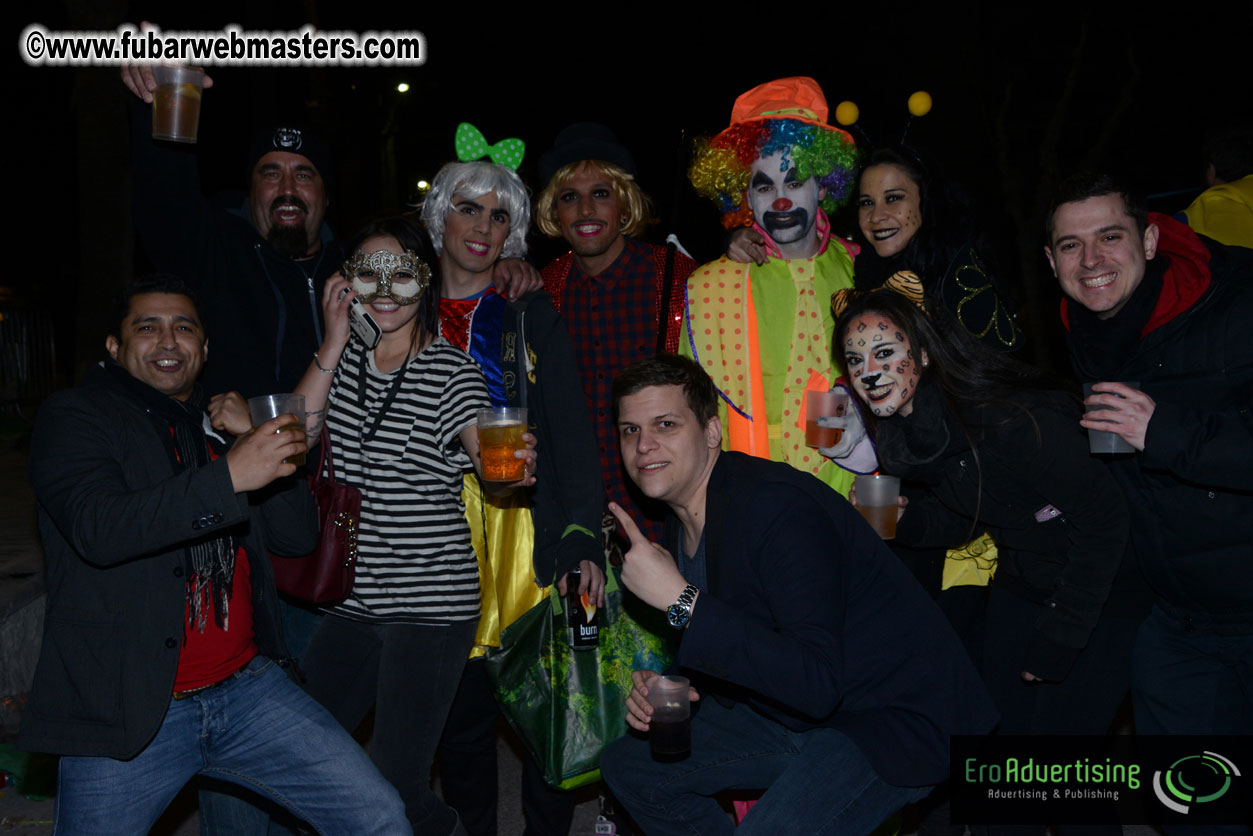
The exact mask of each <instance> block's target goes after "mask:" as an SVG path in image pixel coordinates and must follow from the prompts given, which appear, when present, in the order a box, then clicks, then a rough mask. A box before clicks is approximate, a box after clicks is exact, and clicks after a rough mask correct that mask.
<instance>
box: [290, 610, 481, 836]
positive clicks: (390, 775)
mask: <svg viewBox="0 0 1253 836" xmlns="http://www.w3.org/2000/svg"><path fill="white" fill-rule="evenodd" d="M476 627H477V624H476V623H475V622H474V621H463V622H457V623H455V624H436V625H432V624H374V623H366V622H361V621H352V620H351V619H347V618H340V617H339V616H335V615H328V616H326V617H325V618H323V619H322V624H321V625H320V626H319V627H318V632H317V633H316V634H315V635H314V637H313V642H312V643H311V644H310V645H309V650H308V652H307V653H306V654H305V658H304V660H303V665H302V667H303V668H304V671H305V677H306V681H305V689H306V690H307V691H308V692H309V694H310V696H312V697H313V698H314V699H316V700H317V701H318V702H319V703H321V704H322V705H323V706H325V707H326V709H327V711H329V712H330V713H331V715H332V716H333V717H334V718H335V719H336V720H338V721H339V723H340V725H342V726H343V727H344V728H345V729H348V730H349V731H354V730H355V729H356V728H357V726H358V725H360V724H361V721H362V720H363V719H365V716H366V714H368V713H369V711H370V708H371V707H373V708H374V737H373V740H372V741H371V743H370V755H371V757H372V758H373V759H374V763H375V764H376V765H377V766H378V769H379V772H381V773H383V777H384V778H386V779H387V780H388V781H390V782H391V783H392V786H394V787H395V788H396V789H397V790H398V791H399V792H400V797H401V799H403V800H404V803H405V813H406V815H407V816H408V817H409V823H410V824H411V825H412V826H413V829H414V832H416V833H424V834H426V833H429V834H432V836H443V834H445V833H452V831H453V828H454V827H455V826H456V825H457V814H456V813H455V812H453V810H452V809H451V808H450V807H448V806H446V805H445V804H444V803H443V802H442V801H440V800H439V797H438V796H437V795H435V793H434V791H432V790H431V764H432V762H433V761H434V758H435V747H436V745H437V744H438V743H439V737H440V734H441V733H442V732H443V730H444V721H445V720H446V719H447V717H448V709H449V706H451V705H452V701H453V697H454V696H455V695H456V693H457V683H458V682H460V681H461V671H462V669H463V668H464V667H465V664H466V658H467V657H468V656H469V655H470V648H471V647H472V646H473V644H474V631H475V628H476Z"/></svg>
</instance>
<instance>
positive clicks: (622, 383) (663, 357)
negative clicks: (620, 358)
mask: <svg viewBox="0 0 1253 836" xmlns="http://www.w3.org/2000/svg"><path fill="white" fill-rule="evenodd" d="M649 386H682V387H683V396H684V397H685V398H686V399H687V405H688V408H690V409H691V410H692V412H693V413H695V415H696V419H697V420H698V421H700V423H701V426H704V425H705V424H708V423H709V419H711V418H715V417H717V415H718V390H717V389H715V388H714V382H713V380H711V379H710V377H709V375H708V374H706V373H705V370H704V369H702V368H701V367H700V364H699V363H697V362H695V361H694V360H689V359H687V358H686V357H680V356H679V355H677V354H655V355H653V356H652V357H648V358H645V359H643V360H640V361H638V362H636V363H632V364H631V365H629V366H627V367H626V368H625V369H623V370H622V371H620V372H618V376H617V377H615V378H614V380H613V390H612V391H613V408H614V411H615V412H616V411H617V409H618V402H619V401H621V400H622V399H623V398H625V397H626V396H627V395H634V394H635V393H636V392H639V391H640V390H641V389H647V388H648V387H649Z"/></svg>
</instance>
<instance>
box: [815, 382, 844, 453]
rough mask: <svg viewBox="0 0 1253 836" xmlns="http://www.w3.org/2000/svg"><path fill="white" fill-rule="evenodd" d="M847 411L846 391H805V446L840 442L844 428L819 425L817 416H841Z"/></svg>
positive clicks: (829, 445) (828, 445) (828, 444)
mask: <svg viewBox="0 0 1253 836" xmlns="http://www.w3.org/2000/svg"><path fill="white" fill-rule="evenodd" d="M846 411H848V393H847V392H806V393H805V445H806V446H807V447H834V446H835V445H837V444H839V443H840V439H841V438H842V437H843V435H844V430H842V429H840V428H839V427H820V426H818V419H819V418H843V417H844V413H845V412H846Z"/></svg>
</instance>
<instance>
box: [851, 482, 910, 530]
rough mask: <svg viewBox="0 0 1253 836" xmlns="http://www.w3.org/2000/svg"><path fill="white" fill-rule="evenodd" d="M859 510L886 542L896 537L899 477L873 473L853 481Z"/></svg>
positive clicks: (899, 493)
mask: <svg viewBox="0 0 1253 836" xmlns="http://www.w3.org/2000/svg"><path fill="white" fill-rule="evenodd" d="M853 488H854V490H856V492H857V510H858V511H860V512H861V515H862V517H863V518H864V519H865V520H866V522H868V523H870V527H871V528H873V529H874V530H875V533H876V534H878V535H879V536H880V537H882V538H883V539H884V540H891V539H892V538H893V537H895V536H896V515H897V508H898V503H897V501H896V500H897V499H898V498H899V497H900V495H901V480H900V477H899V476H888V475H886V474H884V473H873V474H869V475H866V476H858V477H857V478H856V479H854V480H853Z"/></svg>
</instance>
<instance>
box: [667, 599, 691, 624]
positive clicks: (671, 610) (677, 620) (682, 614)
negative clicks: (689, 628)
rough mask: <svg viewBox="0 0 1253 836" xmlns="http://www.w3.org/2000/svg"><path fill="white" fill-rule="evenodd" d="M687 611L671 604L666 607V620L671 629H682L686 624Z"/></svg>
mask: <svg viewBox="0 0 1253 836" xmlns="http://www.w3.org/2000/svg"><path fill="white" fill-rule="evenodd" d="M687 615H688V610H687V608H686V607H681V606H679V605H678V604H671V605H670V606H669V607H666V620H667V621H669V622H670V626H671V627H682V626H683V625H684V624H686V623H687Z"/></svg>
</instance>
